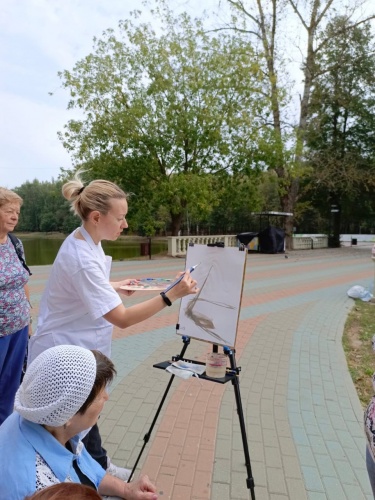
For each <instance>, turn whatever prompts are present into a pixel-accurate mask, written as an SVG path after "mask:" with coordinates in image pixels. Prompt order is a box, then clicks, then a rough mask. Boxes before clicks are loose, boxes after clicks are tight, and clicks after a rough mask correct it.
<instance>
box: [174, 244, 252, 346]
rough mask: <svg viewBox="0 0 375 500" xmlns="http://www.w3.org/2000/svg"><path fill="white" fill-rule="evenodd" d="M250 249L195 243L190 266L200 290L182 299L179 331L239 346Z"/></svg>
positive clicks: (188, 253) (198, 337) (191, 248)
mask: <svg viewBox="0 0 375 500" xmlns="http://www.w3.org/2000/svg"><path fill="white" fill-rule="evenodd" d="M245 263H246V252H240V251H239V250H238V248H233V247H227V248H219V247H208V246H206V245H194V246H191V247H189V248H188V252H187V256H186V268H187V269H188V268H189V267H191V266H194V265H196V264H199V266H198V267H197V268H196V270H195V271H194V279H196V280H197V282H198V287H199V292H198V293H197V294H196V295H189V296H187V297H184V298H183V299H182V300H181V307H180V313H179V320H178V324H179V329H178V332H177V333H178V334H180V335H187V336H189V337H192V338H195V339H198V340H203V341H206V342H211V343H213V344H218V345H226V346H229V347H234V346H235V341H236V334H237V324H238V318H239V313H240V305H241V296H242V287H243V279H244V272H245Z"/></svg>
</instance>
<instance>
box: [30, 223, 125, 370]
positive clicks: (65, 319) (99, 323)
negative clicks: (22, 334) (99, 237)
mask: <svg viewBox="0 0 375 500" xmlns="http://www.w3.org/2000/svg"><path fill="white" fill-rule="evenodd" d="M75 232H76V230H75V231H73V233H72V234H70V235H69V236H68V237H67V238H66V240H65V241H64V243H63V244H62V246H61V248H60V250H59V253H58V254H57V257H56V259H55V262H54V264H53V266H52V270H51V275H50V277H49V279H48V282H47V286H46V289H45V291H44V293H43V296H42V299H41V302H40V312H39V317H38V325H37V329H36V332H35V334H34V335H33V336H32V337H31V339H30V344H29V356H28V362H29V363H31V362H32V360H33V359H34V358H35V357H36V356H38V354H40V353H41V352H43V351H44V350H45V349H48V348H49V347H53V346H56V345H62V344H71V345H78V346H81V347H86V348H87V349H97V350H99V351H101V352H102V353H103V354H105V355H106V356H108V357H110V354H111V340H112V330H113V325H112V324H111V323H109V322H108V321H106V320H105V319H104V318H103V316H104V315H105V314H107V313H108V312H109V311H112V309H114V308H115V307H117V306H118V305H120V304H121V303H122V302H121V299H120V297H119V295H118V294H117V293H116V292H115V290H114V289H113V288H112V286H111V285H110V283H109V274H110V269H111V262H112V259H111V257H107V256H106V255H105V254H104V252H103V249H102V246H101V244H100V243H99V244H98V245H95V243H94V242H93V240H92V238H91V237H90V235H89V234H88V233H87V231H86V230H85V229H84V228H83V227H81V228H80V232H81V234H82V235H83V237H84V238H85V241H84V240H79V239H77V238H75V236H74V234H75Z"/></svg>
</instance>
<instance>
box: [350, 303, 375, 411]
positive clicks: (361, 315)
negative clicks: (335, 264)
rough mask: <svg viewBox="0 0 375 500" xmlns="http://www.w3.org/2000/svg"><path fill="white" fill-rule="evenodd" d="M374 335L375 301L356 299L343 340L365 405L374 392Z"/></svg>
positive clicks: (359, 395)
mask: <svg viewBox="0 0 375 500" xmlns="http://www.w3.org/2000/svg"><path fill="white" fill-rule="evenodd" d="M374 335H375V303H374V302H362V301H361V300H356V303H355V306H354V307H353V309H352V311H351V312H350V313H349V315H348V318H347V320H346V323H345V328H344V334H343V340H342V342H343V347H344V351H345V355H346V360H347V363H348V367H349V372H350V374H351V376H352V379H353V382H354V385H355V387H356V389H357V393H358V397H359V399H360V401H361V403H362V405H363V407H365V406H367V404H368V402H369V401H370V399H371V397H372V396H373V394H374V390H373V387H372V374H373V373H374V371H375V352H374V351H373V349H372V342H371V341H372V337H373V336H374Z"/></svg>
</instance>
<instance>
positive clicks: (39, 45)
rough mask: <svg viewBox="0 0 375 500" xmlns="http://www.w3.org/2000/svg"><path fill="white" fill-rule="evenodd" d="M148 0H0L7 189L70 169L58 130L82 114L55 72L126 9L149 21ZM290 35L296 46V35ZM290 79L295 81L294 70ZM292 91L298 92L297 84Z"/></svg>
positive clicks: (207, 6) (176, 3) (181, 5)
mask: <svg viewBox="0 0 375 500" xmlns="http://www.w3.org/2000/svg"><path fill="white" fill-rule="evenodd" d="M148 1H149V6H148V7H144V6H142V2H141V0H3V1H2V2H1V3H0V110H1V111H0V151H1V154H0V186H3V187H7V188H9V189H12V188H14V187H17V186H20V185H21V184H23V183H24V182H26V181H32V180H33V179H38V180H40V181H51V180H52V179H57V177H58V175H59V173H60V169H61V167H62V168H65V169H66V168H68V169H69V168H71V166H72V161H71V158H70V155H69V154H68V152H67V151H66V150H65V149H64V148H63V146H62V144H61V142H60V141H59V139H58V137H57V132H58V131H63V129H64V125H65V124H66V123H67V122H68V121H69V120H71V119H74V118H80V117H81V116H80V115H78V112H77V111H75V110H69V111H68V110H67V109H66V108H67V104H68V101H69V94H68V91H66V90H64V89H62V88H61V80H60V78H59V77H58V74H57V73H58V72H59V71H63V70H70V69H72V68H73V66H74V64H75V63H76V62H77V61H79V60H81V59H82V58H84V57H85V56H86V55H88V54H89V53H90V52H91V51H92V46H93V37H98V38H100V37H101V34H102V33H103V31H105V30H106V29H108V28H114V29H116V27H117V25H118V21H119V20H120V19H126V18H128V17H129V12H130V11H132V10H134V9H141V10H142V11H143V12H144V13H145V17H144V19H145V20H146V21H149V22H151V23H153V22H154V21H153V19H152V16H151V15H150V13H149V11H150V8H151V7H150V4H152V2H153V0H148ZM337 1H338V2H339V3H340V0H337ZM372 1H373V0H368V2H369V3H372ZM368 2H367V3H368ZM169 4H170V6H171V7H172V9H173V10H174V11H175V12H181V11H183V10H184V11H187V12H188V13H189V14H191V15H192V16H200V15H201V14H202V12H203V10H205V11H206V12H207V13H208V14H210V19H211V18H212V19H213V23H212V25H215V21H217V22H218V23H219V24H220V21H221V20H223V19H225V18H226V16H227V14H228V10H225V9H226V8H227V5H228V4H227V3H226V2H225V0H169ZM290 21H291V20H290ZM288 22H289V21H288ZM216 25H217V24H216ZM287 31H288V32H287V36H288V38H289V36H290V34H291V31H292V32H294V31H295V30H294V27H293V23H292V22H290V24H289V25H288V30H287ZM295 40H296V46H298V45H299V44H300V39H299V35H298V34H296V39H295ZM289 41H290V38H289ZM290 50H291V45H290V43H289V44H288V53H289V52H290ZM300 61H301V53H300V51H299V50H297V52H296V57H295V67H297V68H299V67H300V65H301V64H300ZM297 71H299V70H298V69H297ZM297 80H299V82H301V75H299V76H297ZM50 93H52V94H53V95H52V96H51V95H50ZM295 97H296V99H299V94H298V90H296V93H295Z"/></svg>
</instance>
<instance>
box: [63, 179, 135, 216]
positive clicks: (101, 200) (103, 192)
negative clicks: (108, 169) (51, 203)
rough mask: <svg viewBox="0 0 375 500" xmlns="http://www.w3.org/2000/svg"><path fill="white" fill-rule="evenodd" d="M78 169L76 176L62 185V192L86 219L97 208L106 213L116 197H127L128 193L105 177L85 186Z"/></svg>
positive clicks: (73, 207)
mask: <svg viewBox="0 0 375 500" xmlns="http://www.w3.org/2000/svg"><path fill="white" fill-rule="evenodd" d="M82 173H83V172H82V171H78V172H77V173H76V175H75V176H74V178H73V179H72V180H70V181H68V182H67V183H65V184H64V185H63V187H62V194H63V196H64V198H65V199H67V200H68V201H69V202H70V205H71V209H72V211H73V212H74V213H75V214H76V215H78V217H79V218H80V219H81V220H83V221H85V220H87V218H88V216H89V214H90V213H91V212H93V211H94V210H97V211H98V212H100V213H101V214H103V215H106V214H107V213H108V211H109V210H110V209H111V201H112V200H114V199H120V200H122V199H125V200H126V199H127V195H126V194H125V193H124V191H123V190H122V189H121V188H119V187H118V186H117V185H116V184H114V183H113V182H110V181H106V180H103V179H97V180H95V181H91V182H90V184H88V185H87V186H85V185H84V184H83V182H82V180H81V177H80V175H81V174H82Z"/></svg>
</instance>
